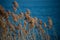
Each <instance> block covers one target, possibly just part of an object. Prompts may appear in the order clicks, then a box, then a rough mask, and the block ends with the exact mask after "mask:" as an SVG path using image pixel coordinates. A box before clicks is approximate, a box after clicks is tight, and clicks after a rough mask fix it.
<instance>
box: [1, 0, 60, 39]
mask: <svg viewBox="0 0 60 40" xmlns="http://www.w3.org/2000/svg"><path fill="white" fill-rule="evenodd" d="M13 1H14V0H0V5H2V6H3V7H4V8H5V9H6V10H10V11H13V10H12V2H13ZM16 1H17V2H18V4H19V8H18V10H17V14H19V12H26V9H27V8H28V9H30V11H31V16H32V17H34V16H36V17H37V18H40V19H42V21H43V22H46V21H47V17H48V16H50V17H51V18H52V20H53V26H54V29H55V31H56V33H57V35H58V40H59V37H60V30H59V29H60V0H16ZM11 21H12V20H11ZM51 35H52V34H51ZM52 38H53V36H52Z"/></svg>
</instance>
